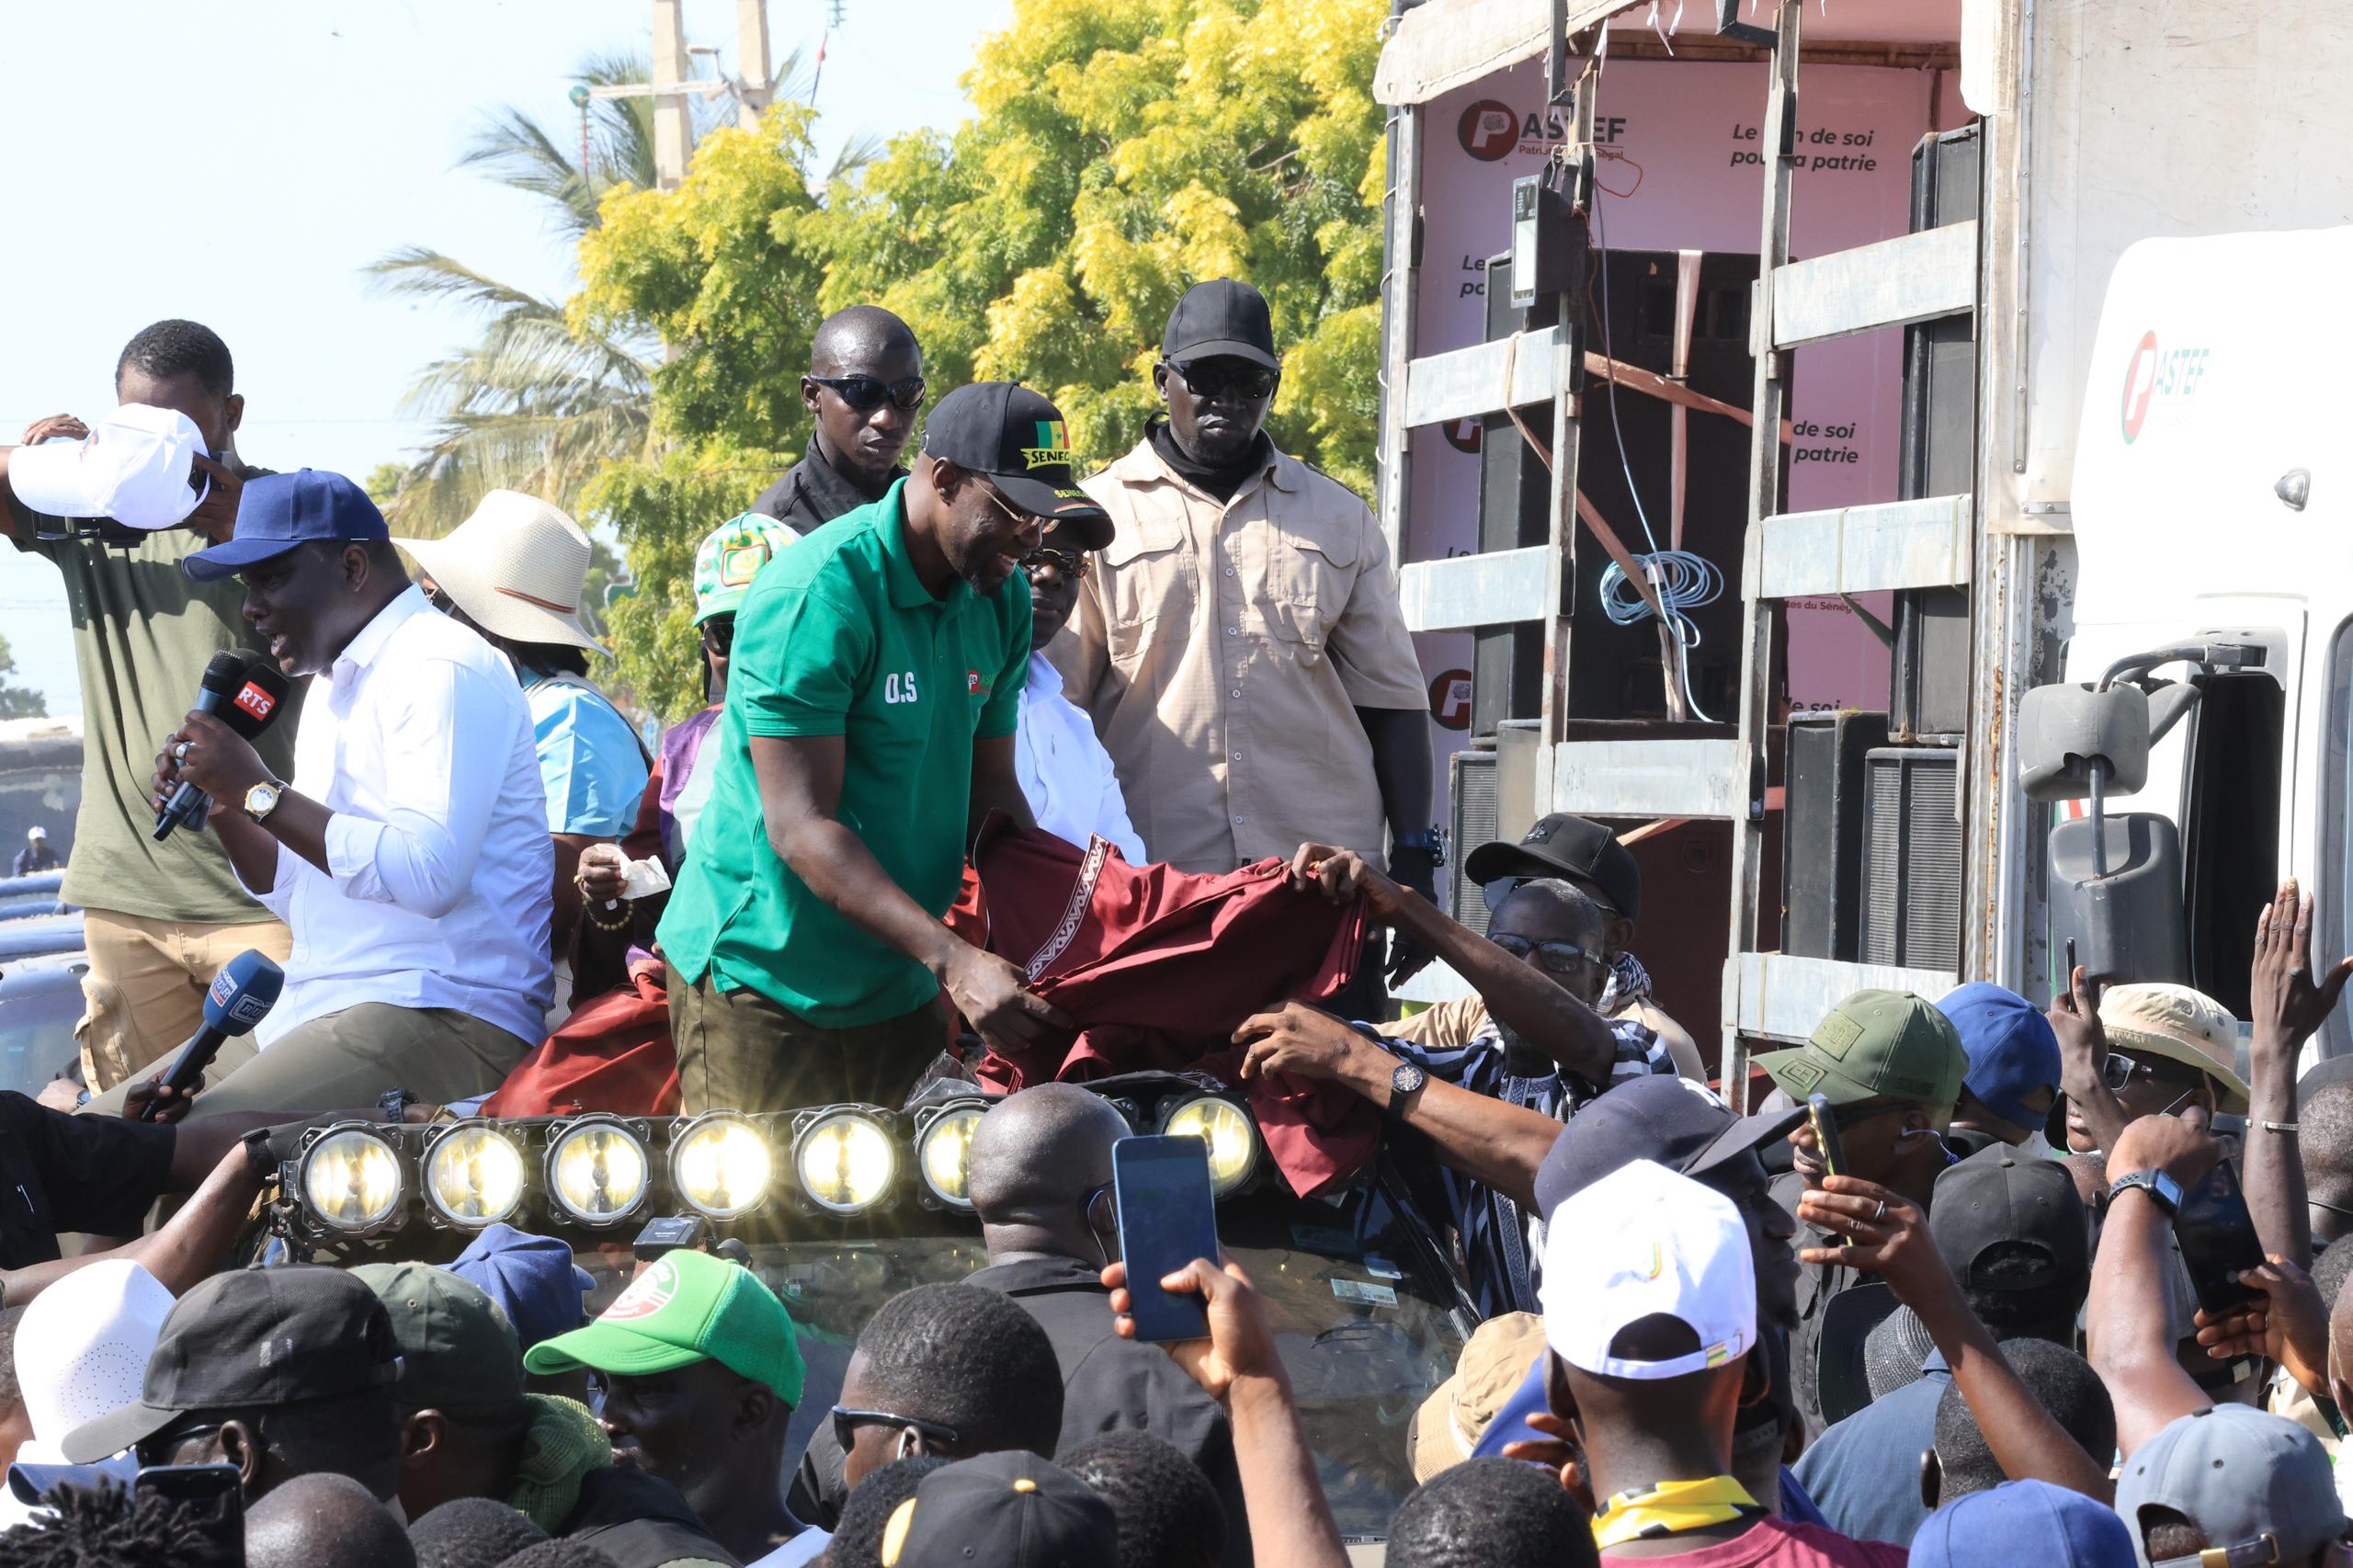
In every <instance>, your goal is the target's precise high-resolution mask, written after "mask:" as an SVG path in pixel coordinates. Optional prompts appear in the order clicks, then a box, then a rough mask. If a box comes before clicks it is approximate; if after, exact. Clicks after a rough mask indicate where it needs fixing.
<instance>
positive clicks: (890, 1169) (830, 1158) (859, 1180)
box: [793, 1112, 899, 1214]
mask: <svg viewBox="0 0 2353 1568" xmlns="http://www.w3.org/2000/svg"><path fill="white" fill-rule="evenodd" d="M793 1165H794V1168H795V1171H796V1173H797V1174H798V1175H799V1176H800V1178H801V1191H803V1192H805V1193H807V1194H808V1195H809V1199H810V1201H811V1202H813V1203H814V1204H816V1205H817V1206H818V1207H819V1208H821V1209H828V1210H832V1211H833V1212H835V1213H836V1214H855V1213H857V1212H858V1210H862V1209H864V1208H866V1207H867V1206H869V1205H870V1204H871V1203H873V1202H875V1201H876V1200H877V1199H881V1196H882V1195H883V1194H884V1193H886V1192H888V1191H890V1189H891V1178H892V1176H896V1175H897V1174H898V1169H899V1151H898V1149H897V1148H896V1147H895V1146H894V1145H893V1144H892V1142H891V1134H890V1133H889V1132H887V1131H884V1130H883V1128H882V1125H881V1123H880V1122H877V1121H875V1120H874V1119H871V1118H870V1117H864V1116H859V1115H858V1114H856V1113H855V1112H844V1113H841V1114H837V1115H834V1116H828V1117H824V1118H823V1119H820V1120H819V1121H818V1122H817V1124H816V1125H815V1126H813V1127H812V1128H810V1129H809V1131H806V1132H804V1133H802V1134H801V1144H800V1147H799V1148H798V1149H796V1150H795V1151H794V1152H793Z"/></svg>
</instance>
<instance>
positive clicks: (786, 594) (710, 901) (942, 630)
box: [659, 480, 1029, 1028]
mask: <svg viewBox="0 0 2353 1568" xmlns="http://www.w3.org/2000/svg"><path fill="white" fill-rule="evenodd" d="M905 488H906V482H905V481H904V480H901V481H900V482H899V483H896V484H893V485H892V487H891V488H890V490H889V491H888V492H887V493H886V494H884V495H883V497H882V498H881V500H879V501H876V502H873V503H872V504H870V505H869V506H860V507H859V508H858V509H857V510H856V511H853V512H847V513H845V514H844V515H843V516H841V517H836V518H835V520H834V521H832V522H830V523H827V524H826V525H825V526H824V527H823V528H818V529H816V530H815V531H813V532H812V533H810V534H808V535H807V536H805V537H804V538H802V539H801V540H800V541H799V542H797V543H795V544H794V545H793V546H792V548H791V549H790V550H783V551H778V552H777V555H776V559H775V560H773V561H771V562H769V563H768V564H767V566H765V567H763V568H762V569H761V571H760V574H759V576H758V577H756V578H755V579H754V580H753V583H752V586H751V589H750V591H749V592H747V593H746V594H745V597H744V603H743V608H740V609H739V610H738V611H737V612H736V615H735V645H734V651H733V654H732V655H731V657H730V660H729V664H728V672H727V703H726V709H725V711H724V713H723V715H722V718H721V720H720V728H719V737H718V740H717V743H716V744H714V745H712V746H710V748H709V749H708V750H707V751H706V753H705V760H704V762H703V766H704V767H712V768H715V769H716V771H715V772H714V773H713V774H712V776H711V788H710V803H709V804H708V805H706V806H705V807H704V808H703V813H702V818H701V820H700V821H699V823H697V824H696V825H695V833H694V838H693V840H692V842H691V844H690V845H689V846H688V851H687V864H686V867H685V869H683V870H681V871H680V873H679V876H678V883H677V887H676V891H675V892H672V893H671V895H670V904H669V908H668V909H667V910H666V911H665V913H664V915H663V916H662V926H661V930H660V933H659V935H660V937H661V942H662V950H663V953H664V955H665V957H666V958H668V960H670V962H671V963H672V964H674V965H676V967H677V970H678V971H679V973H680V974H682V975H683V976H685V977H686V978H687V979H688V980H689V981H699V980H700V979H702V977H703V976H704V975H705V974H707V973H708V974H712V975H715V976H716V977H717V983H718V987H719V989H720V990H722V991H733V990H739V989H745V988H749V989H750V990H753V991H756V992H757V993H759V994H761V995H763V996H767V997H768V998H769V999H771V1000H773V1001H775V1002H777V1003H779V1004H780V1005H781V1006H784V1007H786V1008H787V1009H789V1010H790V1011H791V1012H793V1013H796V1014H799V1015H800V1016H801V1017H803V1018H805V1019H807V1020H808V1021H809V1022H810V1023H812V1024H813V1025H815V1026H816V1027H818V1028H857V1027H858V1026H859V1025H861V1024H871V1023H880V1022H881V1021H882V1020H883V1019H886V1018H895V1017H899V1016H901V1015H902V1014H904V1013H910V1012H913V1011H914V1010H915V1008H917V1007H920V1006H923V1005H924V1004H925V1003H926V1001H928V1000H930V998H931V997H932V996H933V995H934V994H936V993H937V992H938V985H937V983H935V982H934V981H933V980H932V978H931V976H930V974H929V973H928V972H926V971H925V969H924V968H923V966H922V965H921V964H918V963H916V962H915V960H913V959H910V958H908V957H907V956H906V955H905V954H904V953H902V952H900V951H899V950H898V949H895V948H892V947H891V946H889V945H887V944H885V943H882V942H879V941H877V940H875V939H874V938H873V937H870V936H868V935H866V933H864V932H863V931H860V930H859V929H858V927H856V926H852V925H851V924H850V923H849V921H848V920H847V919H846V918H844V917H843V916H842V915H840V914H839V913H838V912H836V911H835V909H834V907H833V906H832V905H831V904H829V903H825V901H824V900H823V899H821V898H819V897H818V896H817V895H816V894H815V893H813V892H811V891H810V890H809V887H808V885H807V884H806V883H804V882H803V881H801V879H800V878H799V877H797V876H795V875H794V874H793V873H792V869H791V868H790V867H788V866H787V865H785V863H784V862H783V860H782V859H781V858H779V857H778V855H777V853H776V851H775V850H774V849H772V848H771V847H769V845H768V839H767V826H766V822H765V819H764V818H763V816H762V814H761V811H760V791H759V784H758V781H757V780H756V778H754V776H753V772H752V756H751V737H753V736H755V735H841V736H844V737H845V738H846V742H847V753H846V757H845V760H844V764H843V770H842V791H841V803H840V805H839V807H838V808H837V810H836V811H835V815H836V817H837V818H838V819H839V820H840V821H841V822H842V823H843V824H845V825H846V826H847V827H848V828H849V829H850V830H851V831H852V832H854V833H856V834H857V835H858V837H859V838H860V839H862V840H863V841H864V842H865V844H866V847H867V848H868V849H869V850H870V851H871V852H872V854H873V856H874V858H875V859H876V860H878V861H880V862H881V866H882V869H883V870H884V871H886V872H888V873H889V875H890V877H891V880H892V881H895V882H897V883H898V884H899V886H900V887H901V888H902V889H903V890H904V892H906V894H907V896H908V897H910V898H912V899H914V900H915V902H916V903H919V904H921V905H922V906H923V907H924V908H925V909H926V910H928V911H930V912H931V913H932V914H933V915H945V914H947V912H948V906H949V903H952V902H953V901H954V899H955V897H956V891H957V887H958V885H959V883H960V882H961V879H962V875H963V866H964V825H965V817H966V815H967V812H969V810H970V807H971V803H972V743H973V741H974V740H975V739H976V738H977V739H995V738H998V737H1002V736H1005V735H1010V734H1011V733H1013V732H1014V727H1015V725H1016V724H1017V722H1019V719H1020V712H1021V687H1022V685H1023V683H1024V682H1025V681H1026V680H1027V679H1028V678H1029V582H1028V580H1027V579H1026V578H1025V577H1023V575H1022V574H1020V573H1018V572H1016V573H1015V574H1013V575H1012V576H1011V577H1009V578H1007V579H1006V581H1005V583H1004V584H1003V585H1000V586H998V587H997V588H996V589H995V591H993V592H991V593H989V594H986V595H982V594H978V593H975V592H974V591H973V589H972V586H971V585H968V584H966V583H964V582H961V581H959V582H957V583H955V584H954V585H951V586H950V587H949V591H948V596H947V597H945V598H937V599H936V598H934V597H932V596H931V592H930V590H929V589H927V588H926V587H925V586H924V585H923V582H922V580H921V579H920V578H918V577H917V576H916V575H915V564H914V562H912V561H910V560H909V559H908V557H907V547H906V533H905V526H904V513H903V511H902V509H901V496H902V494H903V493H904V490H905Z"/></svg>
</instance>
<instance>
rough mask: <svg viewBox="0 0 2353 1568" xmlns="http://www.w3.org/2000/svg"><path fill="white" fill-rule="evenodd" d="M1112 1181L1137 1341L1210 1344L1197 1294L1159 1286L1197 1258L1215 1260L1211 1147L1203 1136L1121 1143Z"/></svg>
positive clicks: (1113, 1163) (1114, 1151)
mask: <svg viewBox="0 0 2353 1568" xmlns="http://www.w3.org/2000/svg"><path fill="white" fill-rule="evenodd" d="M1111 1182H1112V1187H1113V1188H1114V1190H1115V1192H1116V1193H1117V1195H1118V1198H1119V1203H1120V1256H1121V1257H1123V1258H1125V1259H1126V1260H1127V1264H1128V1296H1129V1299H1130V1301H1131V1303H1132V1304H1131V1307H1130V1314H1131V1316H1133V1317H1134V1319H1135V1320H1136V1337H1137V1338H1138V1339H1150V1340H1161V1341H1167V1340H1176V1339H1201V1338H1205V1337H1206V1336H1207V1335H1208V1334H1209V1331H1210V1323H1209V1311H1208V1307H1207V1304H1206V1303H1205V1302H1203V1301H1202V1300H1201V1299H1200V1298H1199V1296H1192V1295H1186V1296H1177V1295H1172V1294H1170V1293H1169V1292H1168V1291H1166V1290H1162V1289H1161V1288H1160V1280H1161V1278H1162V1277H1163V1276H1165V1275H1168V1274H1173V1273H1175V1272H1176V1270H1177V1269H1180V1268H1182V1267H1185V1266H1186V1265H1187V1264H1188V1263H1190V1262H1192V1261H1193V1260H1194V1259H1195V1258H1197V1257H1206V1258H1208V1259H1210V1260H1211V1262H1213V1263H1214V1262H1215V1261H1217V1201H1216V1199H1215V1198H1214V1197H1213V1196H1212V1195H1211V1191H1210V1150H1209V1145H1208V1144H1206V1143H1204V1142H1201V1141H1200V1140H1199V1139H1198V1138H1122V1139H1120V1141H1119V1142H1117V1143H1114V1144H1112V1145H1111Z"/></svg>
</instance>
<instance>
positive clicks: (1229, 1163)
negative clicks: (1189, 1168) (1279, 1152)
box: [1160, 1095, 1258, 1198]
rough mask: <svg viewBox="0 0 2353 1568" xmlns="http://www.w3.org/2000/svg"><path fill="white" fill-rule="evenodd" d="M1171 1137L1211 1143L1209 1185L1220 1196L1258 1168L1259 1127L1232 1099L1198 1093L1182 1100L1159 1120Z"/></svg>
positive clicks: (1240, 1183) (1161, 1128) (1224, 1194)
mask: <svg viewBox="0 0 2353 1568" xmlns="http://www.w3.org/2000/svg"><path fill="white" fill-rule="evenodd" d="M1160 1130H1161V1131H1163V1132H1165V1133H1166V1134H1167V1135H1168V1136H1170V1137H1172V1138H1198V1139H1199V1140H1200V1141H1201V1142H1204V1143H1207V1144H1208V1145H1209V1146H1210V1189H1211V1191H1212V1192H1214V1193H1216V1194H1217V1196H1218V1197H1220V1198H1223V1197H1225V1196H1226V1195H1227V1194H1228V1193H1231V1192H1233V1190H1234V1189H1235V1188H1237V1187H1240V1186H1241V1185H1242V1184H1243V1183H1244V1182H1245V1181H1248V1180H1249V1179H1250V1173H1251V1172H1253V1171H1255V1170H1256V1169H1257V1168H1258V1130H1257V1129H1256V1128H1255V1127H1253V1126H1251V1125H1250V1118H1249V1117H1248V1116H1247V1115H1246V1114H1245V1112H1244V1111H1243V1109H1242V1108H1241V1107H1240V1106H1238V1105H1235V1104H1234V1103H1233V1101H1232V1100H1222V1099H1219V1098H1218V1097H1217V1096H1214V1095H1201V1096H1196V1097H1195V1098H1192V1099H1188V1100H1184V1101H1181V1102H1180V1103H1179V1104H1178V1105H1177V1106H1176V1108H1175V1109H1174V1110H1172V1111H1170V1112H1169V1113H1168V1115H1167V1117H1166V1118H1165V1119H1164V1120H1163V1121H1162V1122H1161V1124H1160Z"/></svg>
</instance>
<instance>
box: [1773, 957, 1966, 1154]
mask: <svg viewBox="0 0 2353 1568" xmlns="http://www.w3.org/2000/svg"><path fill="white" fill-rule="evenodd" d="M1756 1061H1757V1063H1758V1065H1760V1066H1762V1067H1763V1068H1764V1069H1765V1071H1766V1072H1767V1073H1768V1074H1772V1078H1773V1082H1774V1083H1776V1084H1778V1085H1780V1086H1781V1087H1782V1088H1784V1089H1786V1090H1788V1091H1789V1093H1790V1096H1791V1097H1792V1098H1794V1099H1800V1100H1802V1099H1804V1098H1805V1097H1806V1096H1808V1095H1823V1096H1827V1097H1828V1098H1829V1101H1830V1103H1831V1104H1832V1105H1834V1106H1848V1105H1860V1104H1862V1103H1863V1102H1864V1101H1866V1100H1909V1101H1911V1102H1913V1103H1914V1104H1916V1105H1919V1106H1922V1107H1924V1108H1927V1110H1928V1112H1929V1113H1930V1115H1931V1117H1932V1118H1933V1119H1934V1122H1935V1125H1936V1127H1937V1128H1938V1131H1942V1130H1943V1129H1944V1128H1945V1126H1946V1125H1947V1124H1948V1123H1949V1122H1950V1121H1951V1119H1952V1109H1953V1107H1954V1106H1955V1105H1956V1104H1958V1103H1959V1102H1960V1099H1961V1078H1962V1076H1963V1075H1964V1074H1967V1073H1968V1071H1969V1052H1968V1051H1965V1050H1963V1049H1962V1048H1961V1034H1960V1031H1959V1030H1957V1029H1955V1028H1953V1027H1952V1020H1951V1019H1950V1018H1948V1017H1945V1016H1944V1015H1943V1014H1942V1013H1940V1012H1938V1011H1937V1009H1936V1008H1935V1007H1934V1006H1931V1005H1930V1004H1928V1003H1927V1002H1925V1001H1923V1000H1922V999H1921V998H1919V997H1917V996H1915V995H1913V994H1911V993H1910V992H1908V991H1858V992H1856V993H1854V994H1852V995H1849V996H1847V997H1846V998H1845V999H1844V1000H1842V1001H1841V1002H1839V1003H1838V1005H1837V1006H1835V1007H1833V1008H1831V1009H1830V1011H1829V1012H1828V1013H1826V1014H1824V1016H1823V1019H1822V1022H1821V1023H1819V1024H1817V1025H1815V1026H1814V1030H1813V1038H1812V1039H1810V1040H1807V1041H1806V1042H1805V1043H1804V1044H1803V1045H1801V1046H1797V1047H1795V1048H1793V1049H1791V1050H1789V1051H1770V1052H1768V1053H1767V1054H1765V1055H1763V1056H1760V1057H1758V1058H1757V1059H1756Z"/></svg>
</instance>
